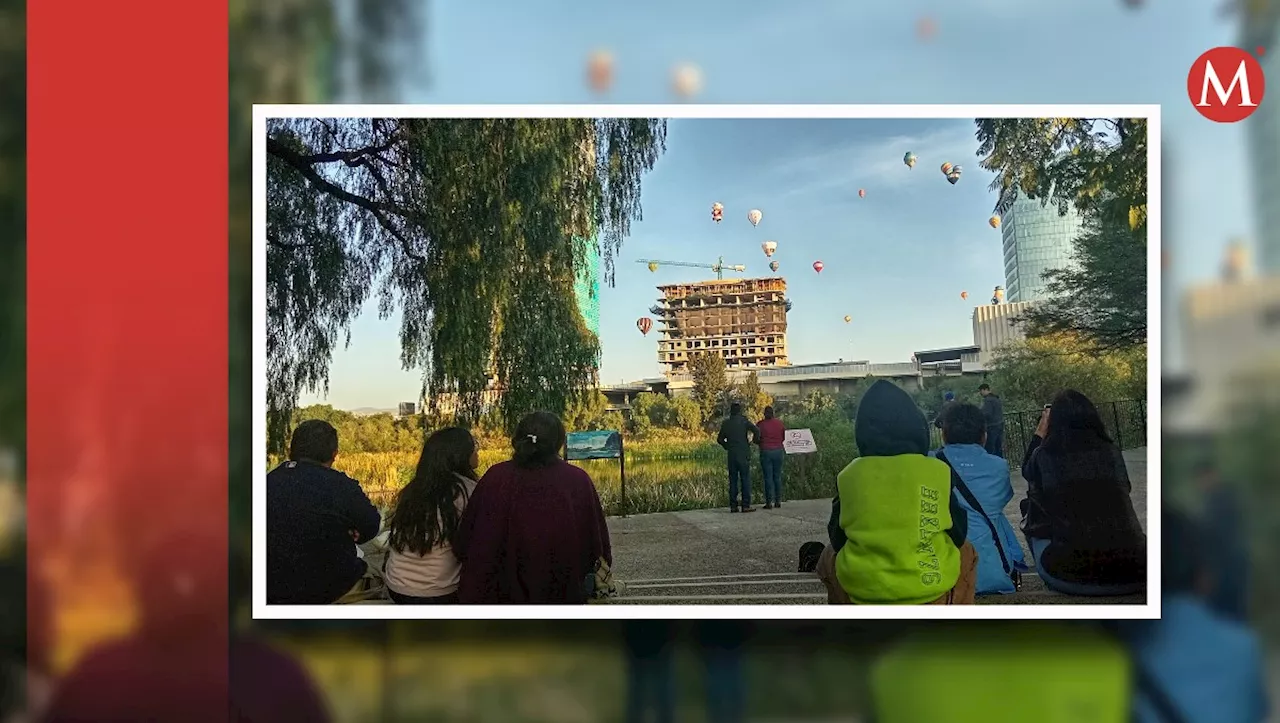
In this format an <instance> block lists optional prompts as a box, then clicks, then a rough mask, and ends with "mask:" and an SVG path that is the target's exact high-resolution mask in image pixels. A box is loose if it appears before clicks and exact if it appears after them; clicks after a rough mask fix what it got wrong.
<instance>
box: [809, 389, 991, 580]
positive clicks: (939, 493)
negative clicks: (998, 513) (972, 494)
mask: <svg viewBox="0 0 1280 723" xmlns="http://www.w3.org/2000/svg"><path fill="white" fill-rule="evenodd" d="M854 436H855V439H856V441H857V443H858V451H859V453H860V455H861V456H859V457H858V458H857V459H855V460H853V461H852V462H850V463H849V465H848V466H847V467H845V468H844V470H843V471H841V472H840V474H839V475H838V476H837V478H836V485H837V487H838V488H839V494H838V495H837V496H836V498H835V499H834V500H833V501H832V503H831V521H830V523H829V524H828V525H827V531H828V535H829V536H830V538H831V547H829V548H827V549H826V550H823V553H822V558H821V559H820V560H819V561H818V576H819V578H820V579H822V581H823V584H825V585H826V587H827V599H828V601H829V602H831V603H833V604H848V603H854V604H864V605H920V604H934V605H959V604H971V603H973V597H974V583H975V578H976V573H977V570H976V568H977V562H978V560H977V553H976V551H975V550H974V547H973V545H972V544H971V543H969V542H968V541H967V540H966V539H965V531H966V529H967V525H968V522H967V519H966V515H965V510H964V508H963V507H961V506H960V505H959V504H957V503H956V501H955V499H954V498H953V497H952V494H951V470H950V469H948V468H947V465H945V464H943V463H942V462H939V461H938V460H936V459H933V458H931V457H929V456H928V452H929V422H928V421H927V420H925V417H924V414H923V413H922V412H921V411H920V409H919V408H918V407H917V406H916V405H915V402H913V401H912V399H911V396H910V395H909V394H907V393H906V392H905V391H903V390H902V388H900V387H898V386H896V385H894V384H892V383H890V382H888V381H885V380H880V381H877V382H876V383H875V384H872V385H871V387H870V388H869V389H868V390H867V393H866V394H865V395H864V396H863V398H862V402H861V404H859V405H858V416H857V419H856V420H855V422H854Z"/></svg>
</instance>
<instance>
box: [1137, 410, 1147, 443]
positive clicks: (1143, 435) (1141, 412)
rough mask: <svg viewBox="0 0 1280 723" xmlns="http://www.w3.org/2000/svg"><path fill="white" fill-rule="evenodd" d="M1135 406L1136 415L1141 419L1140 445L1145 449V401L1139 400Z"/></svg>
mask: <svg viewBox="0 0 1280 723" xmlns="http://www.w3.org/2000/svg"><path fill="white" fill-rule="evenodd" d="M1137 404H1138V414H1139V415H1141V419H1142V444H1143V446H1144V447H1145V446H1146V443H1147V403H1146V401H1145V400H1141V399H1139V400H1138V402H1137Z"/></svg>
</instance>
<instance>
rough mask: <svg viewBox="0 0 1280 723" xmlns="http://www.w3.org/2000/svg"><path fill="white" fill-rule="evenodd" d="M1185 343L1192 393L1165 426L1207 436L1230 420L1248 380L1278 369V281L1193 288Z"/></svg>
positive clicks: (1167, 413) (1186, 309)
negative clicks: (1230, 411)
mask: <svg viewBox="0 0 1280 723" xmlns="http://www.w3.org/2000/svg"><path fill="white" fill-rule="evenodd" d="M1183 312H1184V321H1183V338H1184V340H1185V341H1186V360H1187V369H1188V371H1189V373H1190V381H1191V388H1190V390H1189V392H1188V394H1187V395H1186V398H1185V401H1183V402H1182V403H1180V404H1178V405H1177V406H1176V408H1172V409H1167V410H1166V411H1165V420H1166V423H1167V424H1169V425H1170V426H1171V427H1173V428H1175V429H1179V430H1183V431H1203V430H1206V429H1210V428H1216V427H1218V426H1219V425H1220V424H1221V423H1222V422H1224V421H1225V420H1226V415H1227V412H1228V410H1229V408H1230V407H1231V405H1232V404H1233V403H1235V402H1238V401H1239V400H1240V395H1241V393H1242V392H1244V393H1246V394H1262V393H1264V392H1270V390H1269V389H1263V388H1257V389H1249V388H1247V387H1248V386H1249V383H1248V382H1247V381H1246V380H1248V379H1254V380H1256V379H1258V378H1260V377H1259V375H1262V376H1266V375H1267V374H1268V373H1269V372H1270V371H1272V370H1274V369H1275V368H1280V276H1269V277H1259V278H1255V279H1246V280H1243V281H1239V282H1234V283H1215V284H1208V285H1204V286H1198V287H1195V288H1192V289H1191V290H1190V291H1188V292H1187V295H1186V297H1185V298H1184V303H1183Z"/></svg>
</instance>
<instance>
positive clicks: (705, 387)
mask: <svg viewBox="0 0 1280 723" xmlns="http://www.w3.org/2000/svg"><path fill="white" fill-rule="evenodd" d="M689 376H691V377H693V392H692V393H691V394H690V396H691V397H692V398H693V401H694V402H696V403H697V405H698V408H699V409H700V410H702V422H703V423H704V424H710V423H711V422H712V421H713V420H715V419H716V418H717V417H719V416H720V415H721V413H722V412H721V408H722V407H723V405H724V401H725V395H727V394H728V393H729V391H730V390H731V389H732V388H733V384H732V383H731V382H730V381H729V370H728V369H727V368H726V367H725V363H724V357H722V356H720V355H719V354H712V353H710V352H703V353H702V354H698V355H696V356H694V357H693V358H692V359H691V360H690V361H689Z"/></svg>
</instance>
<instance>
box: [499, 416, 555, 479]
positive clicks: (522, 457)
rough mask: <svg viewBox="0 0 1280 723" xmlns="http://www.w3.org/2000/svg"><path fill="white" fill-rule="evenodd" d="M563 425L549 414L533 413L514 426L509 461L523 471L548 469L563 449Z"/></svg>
mask: <svg viewBox="0 0 1280 723" xmlns="http://www.w3.org/2000/svg"><path fill="white" fill-rule="evenodd" d="M564 440H565V433H564V425H563V424H562V423H561V422H560V418H559V417H557V416H555V415H554V414H551V413H550V412H534V413H533V414H530V415H529V416H527V417H525V418H524V419H522V420H520V424H518V425H516V431H515V434H513V435H512V436H511V450H512V452H513V454H512V455H511V461H512V462H515V464H516V466H517V467H521V468H523V469H536V468H538V467H549V466H551V465H552V464H554V463H555V462H556V460H558V459H559V458H560V450H561V449H563V448H564Z"/></svg>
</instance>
